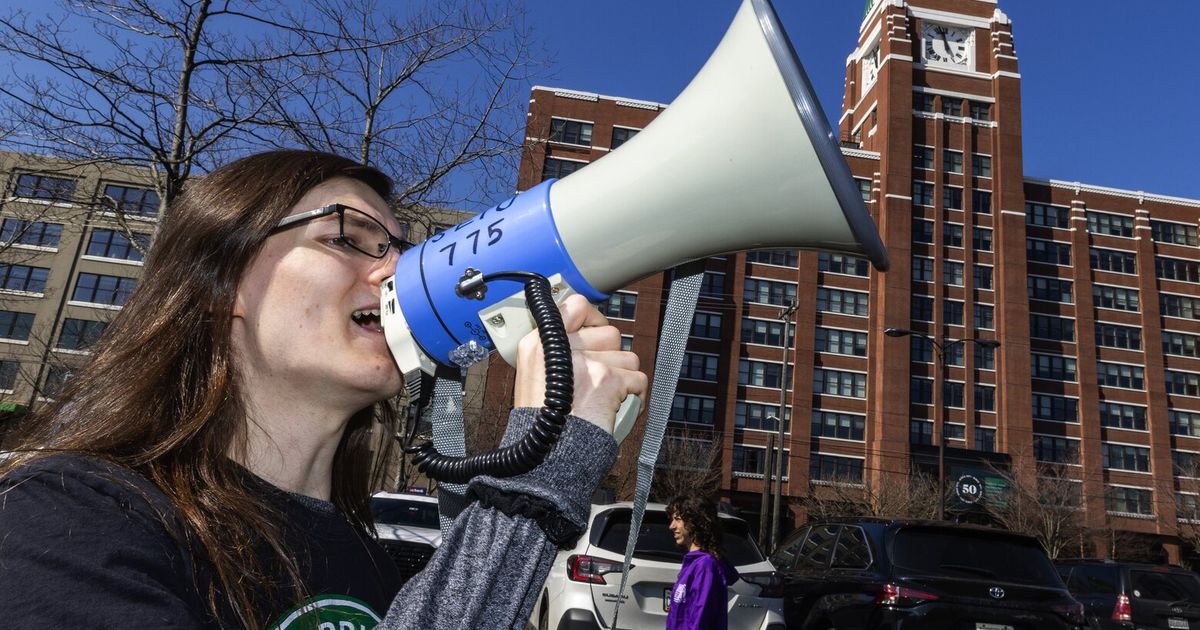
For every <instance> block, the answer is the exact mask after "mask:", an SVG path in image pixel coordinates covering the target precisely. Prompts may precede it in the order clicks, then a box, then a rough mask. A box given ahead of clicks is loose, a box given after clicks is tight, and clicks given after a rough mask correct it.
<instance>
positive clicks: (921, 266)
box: [912, 256, 933, 282]
mask: <svg viewBox="0 0 1200 630" xmlns="http://www.w3.org/2000/svg"><path fill="white" fill-rule="evenodd" d="M912 279H913V282H933V259H932V258H927V257H925V256H913V259H912Z"/></svg>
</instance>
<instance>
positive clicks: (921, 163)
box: [913, 145, 933, 171]
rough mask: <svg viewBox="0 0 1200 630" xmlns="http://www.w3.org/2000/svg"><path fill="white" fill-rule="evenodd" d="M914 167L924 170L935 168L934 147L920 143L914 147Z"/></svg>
mask: <svg viewBox="0 0 1200 630" xmlns="http://www.w3.org/2000/svg"><path fill="white" fill-rule="evenodd" d="M913 168H915V169H919V170H924V171H931V170H933V147H923V146H919V145H918V146H915V147H913Z"/></svg>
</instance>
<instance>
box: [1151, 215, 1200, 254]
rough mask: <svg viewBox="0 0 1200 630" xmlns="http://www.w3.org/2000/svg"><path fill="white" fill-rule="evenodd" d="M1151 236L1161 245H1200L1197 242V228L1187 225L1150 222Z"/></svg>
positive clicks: (1199, 242)
mask: <svg viewBox="0 0 1200 630" xmlns="http://www.w3.org/2000/svg"><path fill="white" fill-rule="evenodd" d="M1150 234H1152V235H1153V238H1154V240H1155V241H1157V242H1159V243H1174V244H1176V245H1191V246H1192V247H1195V246H1197V245H1200V241H1197V237H1196V226H1194V225H1188V224H1186V223H1168V222H1166V221H1155V220H1153V219H1151V220H1150Z"/></svg>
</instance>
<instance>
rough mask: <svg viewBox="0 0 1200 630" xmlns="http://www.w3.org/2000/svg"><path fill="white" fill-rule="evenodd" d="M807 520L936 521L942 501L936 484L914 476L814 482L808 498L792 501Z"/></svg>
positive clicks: (917, 473)
mask: <svg viewBox="0 0 1200 630" xmlns="http://www.w3.org/2000/svg"><path fill="white" fill-rule="evenodd" d="M793 501H794V502H796V503H797V504H798V506H800V507H803V508H804V509H805V510H806V511H807V513H808V516H809V518H823V517H833V516H877V517H885V518H929V519H934V518H938V513H939V511H940V509H941V505H942V503H941V501H942V497H941V496H940V494H939V491H938V484H937V480H936V479H933V478H931V477H930V476H928V475H925V474H922V473H919V472H915V471H914V472H913V473H912V474H910V475H909V476H908V477H907V478H905V477H902V476H899V475H886V476H883V477H881V478H880V480H879V481H878V482H872V481H866V482H861V483H860V482H858V481H856V480H840V481H839V480H833V481H822V482H814V483H813V484H812V488H811V490H810V491H809V493H808V496H806V497H803V498H798V499H794V500H793Z"/></svg>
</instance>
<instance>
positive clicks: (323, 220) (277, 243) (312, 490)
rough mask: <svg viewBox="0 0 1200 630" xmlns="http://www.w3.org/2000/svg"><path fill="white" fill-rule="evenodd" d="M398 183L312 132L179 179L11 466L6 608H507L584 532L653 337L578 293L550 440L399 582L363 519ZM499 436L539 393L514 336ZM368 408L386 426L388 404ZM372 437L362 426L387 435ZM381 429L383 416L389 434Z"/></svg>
mask: <svg viewBox="0 0 1200 630" xmlns="http://www.w3.org/2000/svg"><path fill="white" fill-rule="evenodd" d="M390 194H391V182H390V181H389V179H388V178H387V177H386V176H385V175H384V174H382V173H380V172H379V171H377V170H375V169H373V168H370V167H365V166H362V165H359V164H357V163H354V162H353V161H350V160H347V159H344V158H341V157H337V156H333V155H328V154H323V153H316V152H309V151H272V152H268V153H261V154H257V155H252V156H249V157H246V158H242V159H240V160H237V161H235V162H233V163H231V164H228V165H226V166H224V167H222V168H218V169H217V170H215V171H213V172H212V173H210V174H208V175H206V176H204V177H202V178H199V179H198V180H193V181H191V182H189V184H188V186H187V187H186V189H185V190H184V191H183V193H182V194H181V195H180V196H179V197H178V198H177V199H176V200H175V201H174V202H173V203H172V205H171V207H170V208H168V209H167V211H166V212H165V214H164V216H163V217H162V218H161V226H160V229H159V233H158V236H157V239H156V240H155V243H154V246H153V248H152V249H151V251H150V253H149V256H148V258H147V262H146V266H145V272H144V275H143V277H142V279H141V282H140V284H139V286H138V288H137V289H136V291H134V293H133V294H132V296H131V297H130V299H129V300H128V302H127V303H126V304H125V307H124V309H123V310H122V311H121V312H120V313H119V314H118V315H117V317H116V318H115V319H114V320H113V322H112V323H111V324H110V325H109V326H108V328H107V330H106V332H105V335H104V337H103V339H102V340H101V341H100V342H99V344H98V345H97V346H96V349H95V355H94V357H93V359H92V361H91V362H90V363H89V364H88V366H87V367H85V368H84V369H83V370H81V371H80V372H79V373H77V374H76V375H75V376H74V378H72V379H71V381H70V382H69V383H68V384H67V386H66V388H65V390H64V391H63V392H62V393H61V395H60V396H59V397H58V398H57V399H56V400H55V401H54V403H53V404H51V405H49V406H48V407H47V408H45V409H43V410H39V411H38V412H37V414H36V418H35V420H36V421H37V422H36V425H35V426H36V427H37V430H36V431H34V432H33V434H32V436H31V437H30V438H29V440H28V441H27V442H26V443H25V445H24V446H23V447H22V448H20V449H18V452H17V454H16V455H15V457H13V458H12V459H10V460H9V461H7V462H6V463H5V465H4V467H3V468H0V593H2V594H3V595H2V596H0V618H3V619H5V620H6V623H8V624H10V625H13V626H17V627H56V628H83V627H133V628H165V627H171V628H235V627H237V628H280V629H283V628H316V627H326V624H328V626H329V627H338V628H340V627H343V624H347V625H348V626H353V627H354V628H372V627H379V628H508V627H514V626H516V627H520V626H522V625H523V623H524V620H525V619H527V618H528V616H529V613H530V609H531V607H532V605H533V599H532V598H528V597H524V595H525V594H527V593H530V592H535V593H536V586H537V585H538V584H540V581H541V580H543V579H545V575H546V572H547V571H548V570H549V566H550V562H551V561H552V560H553V557H554V555H555V553H556V551H557V546H558V545H565V544H571V542H572V541H573V539H574V538H575V537H577V536H578V535H579V534H580V533H581V532H582V531H583V529H584V525H585V519H586V516H587V513H588V499H589V497H590V495H591V493H592V491H593V490H594V489H595V487H596V486H597V485H598V484H599V481H600V479H601V478H602V476H603V475H604V474H605V473H606V472H607V470H608V468H609V467H610V466H611V464H612V462H613V461H614V459H615V457H616V442H615V441H614V440H613V438H612V437H611V435H610V433H611V431H612V429H613V423H614V414H615V413H616V411H617V409H618V407H619V406H620V404H621V402H622V401H623V400H624V399H625V398H626V397H627V396H630V395H638V396H641V395H644V394H645V392H646V389H647V381H646V376H645V375H644V374H643V373H642V372H640V371H639V364H638V358H637V357H636V356H635V355H633V354H632V353H629V352H622V351H621V350H620V335H619V334H618V332H617V330H616V329H615V328H613V327H612V326H609V325H608V322H607V320H606V319H605V318H604V316H603V315H601V314H600V312H599V311H597V310H596V309H595V308H594V307H592V306H591V305H589V304H588V303H587V302H586V301H585V300H584V299H583V298H581V297H578V296H575V297H572V298H568V299H567V300H566V301H564V302H563V303H562V305H561V317H562V320H563V324H564V328H565V329H566V332H567V333H568V337H569V341H570V347H571V349H572V350H573V352H572V355H573V359H572V361H573V371H574V388H573V390H574V412H573V414H572V415H571V416H570V417H569V418H568V419H567V422H566V425H565V428H564V429H563V431H562V433H561V435H560V436H559V438H558V442H557V445H556V446H555V447H554V450H553V451H552V452H550V454H549V457H547V459H546V460H545V461H544V462H542V463H541V464H540V465H538V466H537V467H536V468H534V469H533V470H531V471H529V472H526V473H524V474H520V475H516V476H512V477H508V478H504V479H498V478H495V477H490V476H486V475H484V476H481V477H478V478H476V479H474V480H473V481H472V483H471V485H470V491H469V494H468V497H469V498H471V499H473V502H472V503H471V504H470V505H469V506H468V507H467V508H466V509H465V510H464V511H463V512H462V513H461V514H460V515H459V517H458V519H457V520H456V521H455V524H454V527H453V528H452V529H451V531H450V532H449V534H448V535H447V537H446V538H445V540H444V542H443V544H442V546H441V547H440V549H439V550H438V551H437V553H436V554H435V555H434V557H433V559H432V560H431V562H430V564H429V566H428V568H427V569H426V570H425V571H424V572H423V573H421V574H419V575H418V576H417V577H415V578H413V579H412V580H411V581H410V582H409V583H408V584H407V585H405V586H404V589H403V590H400V587H401V585H400V578H399V574H398V572H397V570H396V568H395V566H394V564H393V563H392V561H391V559H390V558H389V557H388V556H387V555H386V553H384V551H383V550H382V549H381V548H380V547H379V546H378V544H377V543H376V542H375V541H374V540H373V534H372V527H371V525H372V517H371V513H370V511H369V508H368V500H369V493H370V490H371V488H372V487H373V486H372V484H371V481H372V477H373V475H375V474H377V473H379V472H381V471H379V470H372V469H371V464H372V462H373V461H385V460H386V458H385V457H379V456H378V455H379V454H381V453H384V454H385V453H386V451H387V450H388V446H389V445H390V444H392V443H393V440H392V436H393V435H395V434H396V432H397V427H396V426H395V424H396V418H395V417H394V415H395V414H394V412H392V408H391V407H390V406H388V405H384V404H381V403H382V402H383V401H385V400H387V399H389V398H392V397H394V396H396V395H397V394H398V393H400V391H401V389H402V387H403V381H402V378H401V374H400V373H399V371H398V369H397V367H396V364H395V363H394V361H393V358H392V355H391V353H390V352H389V348H388V344H387V342H386V341H385V339H384V333H383V330H382V326H381V325H380V312H379V299H380V297H379V296H380V293H379V292H380V283H381V282H382V281H383V280H384V279H385V278H387V277H388V276H389V275H391V273H393V270H394V267H395V262H396V258H397V256H398V255H399V252H398V244H399V240H398V239H397V238H396V237H395V236H394V234H395V233H396V232H397V231H398V227H399V226H398V224H397V222H396V219H395V218H394V216H393V215H392V214H391V212H390V211H389V209H388V205H387V201H386V200H387V199H388V197H389V195H390ZM517 375H518V376H517V386H516V392H515V398H514V406H515V409H514V410H513V412H512V415H511V416H510V419H509V435H507V436H506V437H505V442H506V443H510V442H512V441H514V440H515V439H517V438H519V437H521V436H523V435H524V434H525V432H526V430H527V429H528V427H529V426H530V425H531V423H532V422H533V418H534V416H535V415H536V414H535V411H534V410H533V409H531V407H534V406H537V405H540V404H541V399H542V396H543V390H544V389H545V378H546V377H545V373H544V367H543V364H542V357H541V348H540V341H539V338H538V335H537V334H536V333H533V334H530V335H528V336H527V337H526V338H525V339H524V340H523V341H522V342H521V343H520V351H519V359H518V361H517ZM376 425H382V426H380V427H376ZM373 437H374V438H376V440H375V442H376V443H373V442H372V438H373ZM379 438H382V439H379Z"/></svg>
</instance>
